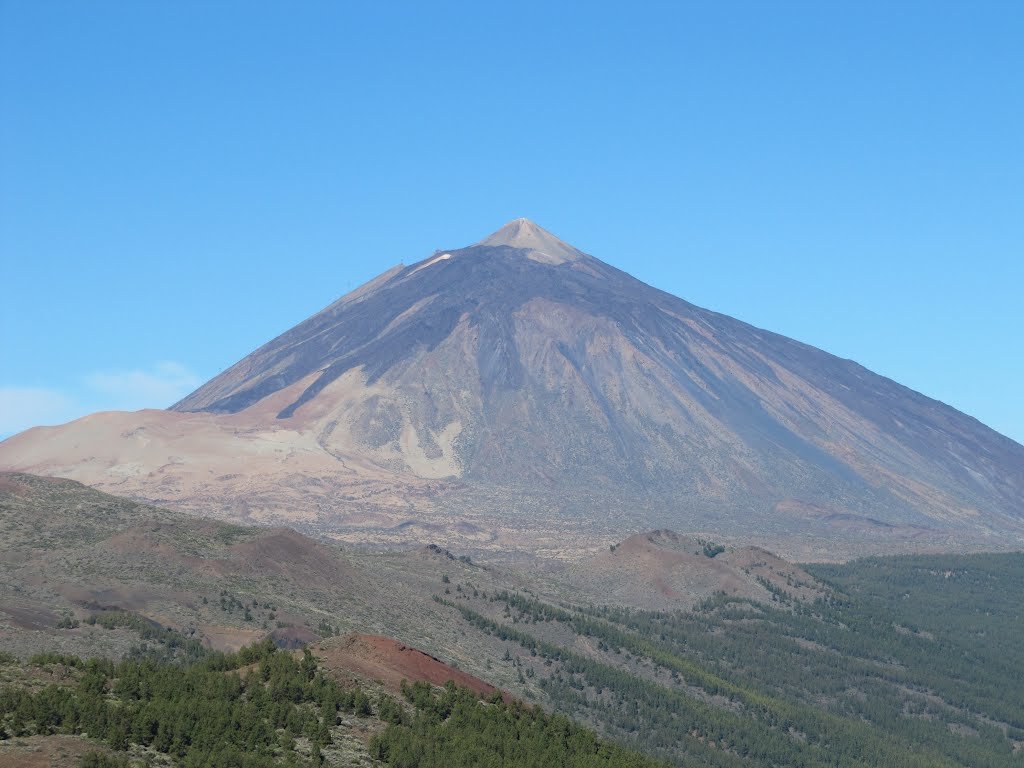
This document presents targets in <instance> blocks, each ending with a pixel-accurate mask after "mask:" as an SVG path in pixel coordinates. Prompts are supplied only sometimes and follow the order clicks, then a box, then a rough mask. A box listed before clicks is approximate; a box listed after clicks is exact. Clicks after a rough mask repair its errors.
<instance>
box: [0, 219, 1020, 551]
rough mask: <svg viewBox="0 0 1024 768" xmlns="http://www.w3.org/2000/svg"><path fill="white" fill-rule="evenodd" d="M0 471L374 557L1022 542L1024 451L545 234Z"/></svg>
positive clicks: (351, 300) (0, 461) (108, 418)
mask: <svg viewBox="0 0 1024 768" xmlns="http://www.w3.org/2000/svg"><path fill="white" fill-rule="evenodd" d="M0 468H13V469H19V470H23V471H29V472H34V473H37V474H51V475H59V476H65V477H71V478H74V479H79V480H82V481H84V482H86V483H89V484H92V485H95V486H98V487H100V488H102V489H104V490H107V491H111V492H114V493H119V494H128V495H132V496H135V497H138V498H143V499H147V500H151V501H156V502H159V503H161V504H163V505H166V506H175V507H179V508H185V509H189V510H194V511H200V512H203V513H204V514H216V515H221V516H224V517H232V518H238V519H253V520H259V521H265V522H274V521H282V520H291V521H298V520H302V521H306V522H307V523H308V524H309V525H311V526H316V527H318V528H319V529H321V530H328V531H331V532H334V533H342V534H345V535H349V536H350V537H351V538H361V539H363V540H366V539H370V540H377V541H387V540H408V539H409V538H410V537H412V538H415V537H416V536H418V535H420V534H419V533H418V532H417V531H419V530H421V528H417V526H420V527H422V526H423V525H427V526H436V529H432V530H438V531H441V532H442V534H441V535H437V536H434V537H433V538H434V539H435V540H444V538H443V536H444V535H447V536H448V537H449V538H450V540H451V542H452V543H453V544H456V545H459V544H460V542H461V546H467V545H468V546H487V545H493V546H495V547H502V548H507V546H509V545H510V544H515V543H524V542H523V541H522V540H527V541H528V542H532V541H533V540H534V539H535V538H537V536H539V535H540V534H539V533H538V530H543V531H546V532H547V534H550V535H551V537H552V540H554V541H560V542H563V543H565V544H566V545H567V546H568V545H569V544H571V542H569V541H568V540H567V539H566V537H565V535H564V533H565V532H566V531H574V532H575V533H576V535H577V536H579V537H583V538H587V537H589V541H590V543H593V541H594V539H595V538H596V537H597V536H598V535H601V536H604V535H605V532H606V531H608V530H610V529H614V530H617V531H618V532H620V533H621V532H623V531H624V530H627V529H628V530H645V529H650V528H652V527H670V528H673V529H676V530H707V531H715V532H718V533H720V534H723V535H727V536H734V537H745V538H748V539H749V538H753V537H759V538H760V540H763V541H766V542H768V543H769V544H770V545H771V546H772V548H773V549H778V548H779V546H780V545H779V543H778V542H779V541H785V540H788V541H793V542H800V550H801V554H807V555H833V554H835V553H836V552H837V551H839V550H856V549H857V547H858V546H859V545H861V544H865V543H867V544H870V545H871V546H878V547H883V548H890V549H899V548H901V547H904V548H910V547H914V548H919V547H921V546H925V545H926V542H928V541H942V542H945V543H953V544H955V545H957V546H968V547H974V548H992V547H997V546H1005V545H1006V544H1007V543H1008V542H1018V543H1020V542H1022V541H1024V513H1022V510H1024V446H1021V445H1019V444H1018V443H1016V442H1014V441H1012V440H1010V439H1008V438H1006V437H1004V436H1002V435H1000V434H998V433H996V432H994V431H993V430H991V429H989V428H988V427H986V426H984V425H983V424H981V423H979V422H978V421H976V420H975V419H972V418H970V417H969V416H966V415H964V414H962V413H960V412H958V411H956V410H954V409H953V408H950V407H949V406H946V405H944V404H942V403H940V402H937V401H935V400H932V399H930V398H928V397H925V396H923V395H921V394H919V393H917V392H914V391H913V390H910V389H908V388H906V387H903V386H901V385H899V384H897V383H896V382H894V381H891V380H889V379H886V378H884V377H882V376H878V375H876V374H874V373H872V372H871V371H868V370H867V369H865V368H864V367H862V366H860V365H858V364H857V363H855V362H853V361H850V360H843V359H840V358H838V357H835V356H833V355H830V354H828V353H827V352H823V351H821V350H819V349H815V348H814V347H810V346H808V345H806V344H802V343H800V342H798V341H794V340H792V339H788V338H785V337H783V336H779V335H778V334H774V333H771V332H769V331H765V330H761V329H759V328H755V327H753V326H750V325H747V324H746V323H743V322H740V321H739V320H735V319H733V318H731V317H726V316H724V315H720V314H717V313H715V312H712V311H709V310H706V309H702V308H700V307H697V306H695V305H693V304H690V303H688V302H686V301H684V300H682V299H679V298H676V297H675V296H671V295H669V294H667V293H664V292H662V291H659V290H657V289H656V288H652V287H651V286H649V285H646V284H644V283H642V282H640V281H639V280H636V279H635V278H633V277H631V276H629V275H627V274H625V273H624V272H621V271H619V270H618V269H615V268H614V267H611V266H609V265H608V264H605V263H603V262H601V261H599V260H598V259H596V258H594V257H592V256H589V255H587V254H585V253H583V252H581V251H580V250H578V249H576V248H574V247H573V246H571V245H569V244H567V243H564V242H562V241H561V240H559V239H558V238H557V237H555V236H554V235H552V234H551V233H550V232H547V231H545V230H544V229H542V228H540V227H539V226H537V225H536V224H534V223H533V222H530V221H528V220H526V219H518V220H516V221H514V222H511V223H510V224H508V225H506V226H505V227H503V228H502V229H500V230H499V231H497V232H495V233H494V234H493V235H491V236H490V237H488V238H486V239H485V240H483V241H481V242H479V243H477V244H475V245H471V246H468V247H464V248H457V249H452V250H445V251H437V252H435V253H434V254H433V255H431V256H430V257H428V258H426V259H423V260H422V261H419V262H417V263H415V264H412V265H411V266H405V265H399V266H396V267H394V268H393V269H391V270H389V271H387V272H385V273H384V274H382V275H381V276H380V277H378V278H376V279H375V280H372V281H371V282H369V283H367V284H366V285H364V286H362V287H361V288H359V289H357V290H356V291H353V292H352V293H350V294H348V295H346V296H343V297H342V298H340V299H338V301H336V302H335V303H333V304H331V305H330V306H329V307H327V308H325V309H324V310H322V311H321V312H318V313H317V314H315V315H313V316H312V317H310V318H309V319H307V320H305V321H304V322H302V323H299V324H298V325H296V326H295V327H294V328H292V329H290V330H288V331H286V332H285V333H283V334H282V335H280V336H279V337H277V338H276V339H273V340H271V341H270V342H268V343H267V344H265V345H264V346H262V347H260V348H259V349H257V350H255V351H254V352H253V353H252V354H250V355H248V356H247V357H245V358H244V359H242V360H240V361H239V362H237V363H235V364H234V365H232V366H231V367H229V368H228V369H227V370H225V371H224V372H223V373H221V374H220V375H218V376H216V377H215V378H213V379H211V380H210V381H209V382H207V383H206V384H204V385H203V386H202V387H200V388H199V389H198V390H196V391H195V392H194V393H192V394H191V395H189V396H188V397H186V398H185V399H184V400H182V401H181V402H180V403H178V404H177V405H175V406H174V408H173V409H172V410H170V411H144V412H141V413H136V414H124V413H113V414H95V415H93V416H90V417H86V418H85V419H80V420H79V421H76V422H72V423H71V424H68V425H65V426H62V427H55V428H40V429H34V430H29V431H28V432H25V433H23V434H21V435H17V436H15V437H13V438H10V439H8V440H7V441H5V442H3V443H0ZM466 525H468V526H470V527H471V528H472V530H473V533H472V535H467V534H466V533H465V532H466V530H467V529H466V527H465V526H466ZM409 526H413V529H410V527H409ZM460 526H462V527H460ZM410 530H412V533H410ZM547 534H546V535H547ZM517 538H519V539H521V541H518V542H517V541H516V539H517ZM604 540H605V541H607V540H608V539H607V538H605V539H604ZM901 542H902V543H901ZM922 542H925V543H924V544H923V543H922ZM527 546H531V545H530V544H529V543H527Z"/></svg>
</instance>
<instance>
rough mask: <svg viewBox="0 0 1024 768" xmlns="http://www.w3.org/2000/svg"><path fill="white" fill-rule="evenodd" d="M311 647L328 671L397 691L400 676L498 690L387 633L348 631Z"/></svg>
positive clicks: (481, 693) (479, 690)
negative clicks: (376, 683)
mask: <svg viewBox="0 0 1024 768" xmlns="http://www.w3.org/2000/svg"><path fill="white" fill-rule="evenodd" d="M312 650H313V652H314V653H315V654H316V656H317V657H318V658H319V659H320V661H321V663H322V664H323V665H324V667H325V668H326V669H327V670H329V671H330V672H332V673H334V674H336V675H337V674H341V675H345V674H348V675H356V676H358V677H363V678H368V679H370V680H377V681H379V682H380V683H382V684H383V685H384V686H385V687H386V688H389V689H391V690H392V691H398V690H399V689H400V688H401V685H402V681H403V680H407V681H409V682H418V681H421V680H422V681H425V682H428V683H432V684H433V685H444V684H445V683H446V682H448V681H449V680H451V681H453V682H454V683H455V684H456V685H459V686H462V687H464V688H469V689H470V690H472V691H474V692H475V693H477V694H478V695H479V696H481V697H489V696H491V695H493V694H494V693H495V692H496V691H497V690H498V689H497V688H495V687H494V686H493V685H490V684H489V683H485V682H484V681H483V680H481V679H480V678H478V677H473V675H470V674H468V673H466V672H463V671H462V670H459V669H455V668H454V667H451V666H449V665H447V664H445V663H444V662H443V661H440V660H438V659H435V658H434V657H433V656H430V655H428V654H426V653H424V652H423V651H420V650H417V649H416V648H412V647H410V646H408V645H405V644H404V643H401V642H399V641H398V640H394V639H392V638H390V637H380V636H378V635H361V634H350V635H345V636H344V637H340V638H334V639H331V640H325V641H324V642H323V643H321V644H320V645H319V646H316V647H315V648H313V649H312Z"/></svg>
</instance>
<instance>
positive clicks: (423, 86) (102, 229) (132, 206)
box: [0, 0, 1024, 441]
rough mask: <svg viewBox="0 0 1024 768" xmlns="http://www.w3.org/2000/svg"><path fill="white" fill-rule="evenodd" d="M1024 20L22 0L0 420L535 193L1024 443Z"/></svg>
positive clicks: (423, 246)
mask: <svg viewBox="0 0 1024 768" xmlns="http://www.w3.org/2000/svg"><path fill="white" fill-rule="evenodd" d="M478 6H487V7H478ZM1021 40H1024V3H1020V2H1005V3H998V2H978V3H943V2H921V3H915V2H900V3H890V2H862V3H798V2H778V3H763V2H750V3H738V2H721V3H703V2H701V3H688V4H687V3H665V4H647V3H628V4H601V3H578V4H573V5H563V6H562V7H561V8H551V7H549V4H548V3H537V4H532V3H525V2H517V3H514V4H511V3H510V4H470V3H452V4H445V3H429V4H425V3H408V4H404V3H362V4H354V3H353V4H347V3H334V2H312V1H310V2H302V3H285V2H279V3H259V2H252V1H250V2H244V3H231V2H216V3H200V2H174V3H170V2H162V3H161V2H148V3H139V2H128V1H127V0H126V1H125V2H120V3H110V2H90V3H72V2H46V1H45V0H42V1H37V2H21V1H20V0H19V1H14V0H0V263H2V272H0V274H2V275H3V280H2V282H0V291H2V309H0V333H2V336H0V343H2V357H0V435H2V434H9V433H12V432H15V431H17V430H20V429H22V428H25V427H28V426H31V425H33V424H37V423H56V422H60V421H64V420H67V419H70V418H72V417H75V416H79V415H82V414H84V413H86V412H89V411H92V410H96V409H101V408H103V409H106V408H130V409H134V408H139V407H145V406H152V407H159V406H166V405H169V404H170V403H171V402H173V401H174V400H175V399H177V398H178V397H179V396H181V395H183V394H185V393H186V392H187V391H189V390H190V389H191V388H193V387H194V386H196V385H197V384H198V383H200V382H201V381H203V380H205V379H206V378H208V377H210V376H212V375H214V374H216V373H217V372H218V371H219V370H221V369H222V368H224V367H226V366H227V365H229V364H231V363H232V362H234V361H235V360H237V359H238V358H240V357H241V356H243V355H244V354H246V353H247V352H249V351H250V350H251V349H253V348H255V347H256V346H258V345H260V344H261V343H263V342H264V341H266V340H268V339H269V338H271V337H272V336H274V335H276V334H277V333H279V332H281V331H283V330H285V329H286V328H288V327H290V326H291V325H293V324H294V323H296V322H297V321H299V320H301V319H303V318H304V317H306V316H308V315H310V314H312V313H313V312H315V311H317V310H318V309H320V308H321V307H322V306H324V305H326V304H328V303H329V302H331V301H332V300H333V299H334V298H336V297H337V296H338V295H340V294H342V293H344V292H346V291H347V290H349V289H351V288H354V287H355V286H357V285H358V284H360V283H362V282H363V281H365V280H366V279H368V278H370V277H372V276H373V275H375V274H377V273H379V272H381V271H383V270H384V269H386V268H387V267H389V266H391V265H392V264H394V263H397V262H399V261H405V262H406V263H409V262H412V261H415V260H418V259H420V258H423V257H425V256H427V255H429V254H430V253H431V252H432V251H433V250H434V249H435V248H452V247H458V246H461V245H465V244H468V243H470V242H473V241H476V240H478V239H480V238H481V237H483V236H484V235H486V234H488V233H489V232H490V231H492V230H494V229H497V228H498V227H499V226H500V225H502V224H503V223H505V222H506V221H507V220H509V219H512V218H515V217H517V216H528V217H530V218H532V219H534V220H535V221H537V222H538V223H540V224H541V225H543V226H545V227H547V228H548V229H550V230H552V231H554V232H555V233H556V234H558V235H559V236H561V237H562V238H564V239H566V240H568V241H569V242H571V243H573V244H574V245H577V246H578V247H580V248H582V249H583V250H585V251H588V252H590V253H592V254H594V255H596V256H598V257H599V258H602V259H604V260H605V261H608V262H610V263H612V264H614V265H616V266H618V267H620V268H622V269H625V270H627V271H629V272H631V273H633V274H634V275H636V276H637V277H639V278H641V279H643V280H645V281H647V282H649V283H651V284H653V285H656V286H658V287H660V288H663V289H665V290H667V291H670V292H672V293H675V294H677V295H679V296H682V297H683V298H685V299H687V300H690V301H692V302H694V303H697V304H700V305H702V306H705V307H709V308H711V309H715V310H717V311H720V312H725V313H727V314H731V315H734V316H736V317H738V318H740V319H743V320H746V321H748V322H751V323H753V324H755V325H759V326H761V327H765V328H769V329H771V330H774V331H777V332H780V333H784V334H786V335H788V336H792V337H794V338H797V339H800V340H802V341H805V342H808V343H811V344H814V345H816V346H819V347H822V348H824V349H827V350H829V351H830V352H833V353H835V354H838V355H841V356H843V357H849V358H853V359H855V360H857V361H859V362H861V363H863V364H865V365H867V366H868V367H869V368H871V369H873V370H875V371H877V372H879V373H882V374H885V375H887V376H890V377H892V378H894V379H896V380H898V381H900V382H902V383H904V384H907V385H908V386H911V387H913V388H915V389H918V390H920V391H922V392H924V393H925V394H928V395H930V396H932V397H936V398H938V399H940V400H943V401H945V402H948V403H950V404H951V405H954V406H955V407H957V408H960V409H961V410H963V411H965V412H967V413H969V414H971V415H973V416H976V417H978V418H980V419H981V420H982V421H984V422H985V423H987V424H989V425H991V426H992V427H994V428H996V429H998V430H999V431H1001V432H1003V433H1005V434H1007V435H1009V436H1011V437H1013V438H1014V439H1016V440H1018V441H1024V397H1021V395H1022V393H1024V354H1022V352H1024V341H1022V337H1024V310H1022V304H1024V302H1022V301H1021V294H1022V288H1024V258H1022V256H1024V46H1022V45H1021Z"/></svg>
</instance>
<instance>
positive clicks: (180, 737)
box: [0, 641, 658, 768]
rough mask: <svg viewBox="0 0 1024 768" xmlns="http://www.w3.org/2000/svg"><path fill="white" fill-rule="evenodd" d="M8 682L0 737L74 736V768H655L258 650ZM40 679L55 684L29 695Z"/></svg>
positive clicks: (418, 690)
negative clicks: (163, 767) (78, 745)
mask: <svg viewBox="0 0 1024 768" xmlns="http://www.w3.org/2000/svg"><path fill="white" fill-rule="evenodd" d="M6 661H8V662H10V661H12V660H11V659H7V660H6ZM20 676H21V680H20V684H18V685H13V684H8V685H6V686H3V687H2V688H0V739H3V740H8V739H11V738H12V737H24V736H27V735H36V736H49V735H53V734H61V733H64V734H80V733H81V734H87V735H88V737H89V738H91V739H92V740H94V741H95V742H96V746H97V749H96V750H93V751H90V752H88V753H86V754H85V755H84V756H83V758H82V759H81V761H80V762H79V765H81V766H83V767H86V768H87V767H88V766H93V767H100V766H121V765H125V766H127V765H151V764H154V762H157V764H159V763H162V762H165V761H168V760H169V761H171V762H172V763H173V764H175V765H182V766H185V767H186V768H192V767H194V768H210V767H211V766H215V767H217V768H220V767H222V766H223V767H225V768H227V767H232V768H233V767H235V766H237V768H271V766H276V765H282V764H284V765H303V766H322V765H341V764H344V765H352V764H356V765H359V764H362V765H383V766H394V767H395V768H413V766H423V768H429V767H431V766H445V768H460V767H462V766H465V767H466V768H470V767H471V766H481V765H495V766H504V765H507V766H533V765H536V766H541V765H572V766H578V768H591V767H593V768H656V766H657V765H658V763H656V762H655V761H654V760H651V759H649V758H645V757H642V756H640V755H637V754H634V753H630V752H629V751H627V750H625V749H622V748H620V747H617V746H615V745H613V744H610V743H608V742H605V741H602V740H600V739H598V738H596V737H595V736H594V734H593V732H591V731H588V730H587V729H585V728H582V727H580V726H578V725H576V724H574V723H572V722H571V721H570V720H568V719H567V718H565V717H561V716H557V715H548V714H546V713H544V712H543V711H542V710H540V709H539V708H535V707H527V706H524V705H522V704H520V703H516V702H512V703H506V702H505V701H503V700H502V697H501V695H500V694H498V695H496V696H494V697H492V698H491V700H489V701H487V702H482V701H480V700H479V699H478V698H477V697H476V696H475V695H474V694H473V693H471V692H470V691H468V690H466V689H460V688H456V687H455V686H454V685H453V684H448V685H446V686H445V687H444V688H443V689H432V688H431V686H429V685H428V684H426V683H415V684H413V685H410V686H404V685H403V693H404V697H403V699H396V698H393V697H392V696H390V695H388V694H387V693H385V692H383V691H376V692H368V691H366V690H364V689H363V688H361V687H360V686H358V685H354V684H352V683H351V682H349V683H348V684H347V685H342V684H339V683H338V682H337V681H335V680H333V679H331V678H330V677H328V676H326V675H325V674H324V673H323V672H322V671H321V670H320V669H319V668H318V665H317V662H316V659H315V657H314V656H313V655H312V654H311V653H310V652H309V651H308V650H306V651H305V652H304V653H302V654H301V656H300V655H296V654H291V653H286V652H281V651H278V650H277V649H276V648H275V646H274V644H273V643H272V642H270V641H266V642H263V643H260V644H258V645H255V646H251V647H248V648H244V649H242V650H241V651H240V652H238V653H235V654H221V653H213V654H208V655H206V657H205V658H203V659H202V660H201V661H197V662H191V663H188V664H186V665H184V666H180V665H177V664H175V663H173V662H171V661H167V660H164V659H160V658H153V657H152V656H149V655H147V654H145V653H141V654H138V655H137V657H136V658H133V659H130V660H125V661H123V662H121V663H119V664H114V663H112V662H110V661H105V660H101V659H92V660H88V661H85V660H82V659H79V658H77V657H73V656H58V655H54V654H42V655H39V656H37V657H34V658H32V659H31V660H30V662H29V665H28V669H27V670H25V671H23V672H22V674H21V675H20ZM48 676H49V677H51V678H56V679H58V680H59V682H49V683H46V684H42V683H41V680H42V679H44V678H46V677H48ZM367 734H370V737H369V738H368V739H363V740H360V738H359V735H364V736H365V735H367Z"/></svg>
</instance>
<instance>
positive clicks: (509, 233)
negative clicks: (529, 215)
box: [477, 218, 585, 264]
mask: <svg viewBox="0 0 1024 768" xmlns="http://www.w3.org/2000/svg"><path fill="white" fill-rule="evenodd" d="M477 245H491V246H496V245H507V246H509V247H510V248H518V249H522V250H524V251H526V252H527V257H528V258H531V259H534V260H535V261H539V262H541V263H542V264H564V263H565V262H567V261H577V260H579V259H581V258H584V256H585V254H584V253H583V252H582V251H580V250H578V249H576V248H573V247H572V246H571V245H569V244H568V243H566V242H564V241H562V240H559V239H558V238H557V237H555V236H554V235H553V234H551V233H550V232H548V231H547V230H546V229H544V228H543V227H540V226H537V225H536V224H534V223H533V222H532V221H530V220H529V219H525V218H520V219H515V220H514V221H510V222H509V223H508V224H506V225H505V226H504V227H502V228H501V229H499V230H498V231H497V232H495V233H494V234H492V235H489V236H488V237H486V238H484V239H483V240H481V241H480V242H479V243H477Z"/></svg>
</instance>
